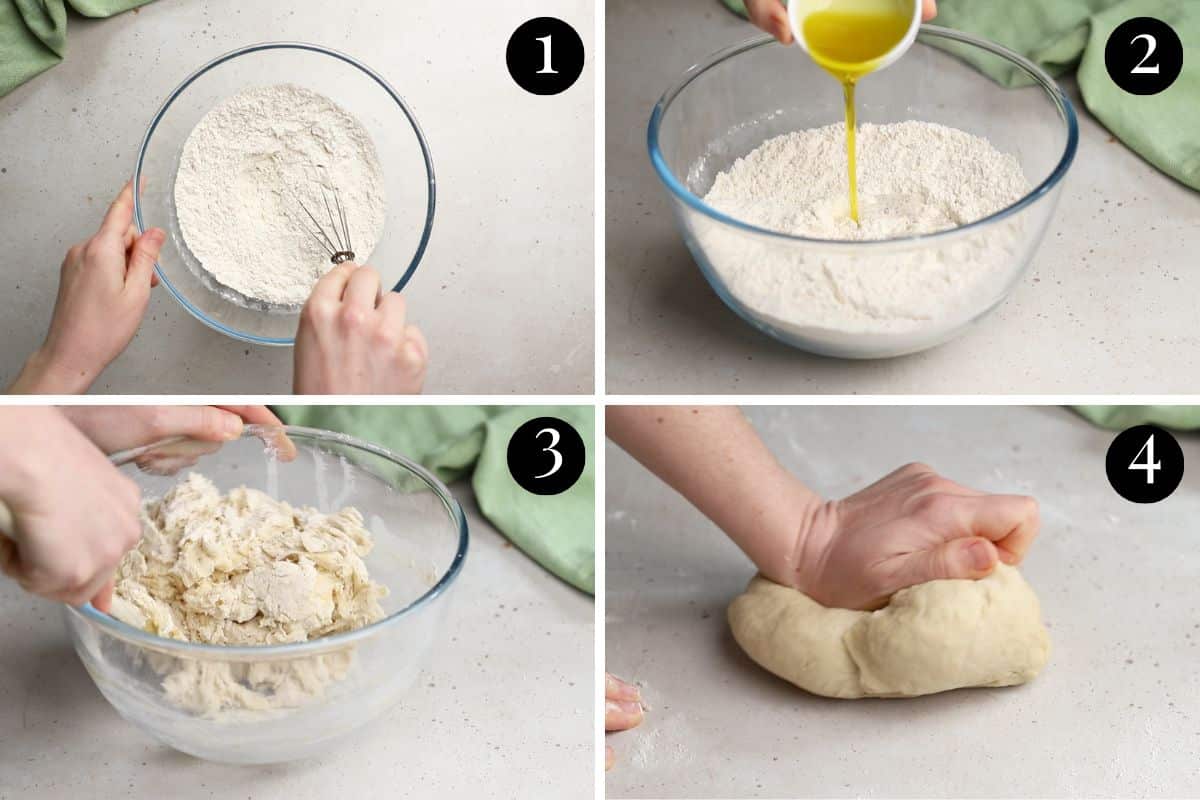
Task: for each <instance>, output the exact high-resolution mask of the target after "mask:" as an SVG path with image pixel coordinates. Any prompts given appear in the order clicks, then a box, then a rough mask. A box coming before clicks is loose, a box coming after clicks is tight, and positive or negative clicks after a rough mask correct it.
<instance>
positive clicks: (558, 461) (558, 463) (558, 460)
mask: <svg viewBox="0 0 1200 800" xmlns="http://www.w3.org/2000/svg"><path fill="white" fill-rule="evenodd" d="M543 433H548V434H550V446H549V447H543V448H542V452H543V453H550V454H551V455H552V456H554V466H553V467H551V468H550V471H549V472H546V473H544V474H542V475H536V476H534V480H541V479H542V478H549V477H550V476H551V475H553V474H554V473H556V472H558V471H559V470H560V469H562V465H563V457H562V453H560V452H558V451H557V450H555V449H554V448H555V447H557V446H558V443H559V441H560V440H561V439H562V434H560V433H559V432H558V431H556V430H555V429H554V428H542V429H541V430H540V431H538V432H537V436H536V437H534V438H537V439H540V438H542V434H543ZM1151 483H1153V481H1151Z"/></svg>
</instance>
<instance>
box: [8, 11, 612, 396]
mask: <svg viewBox="0 0 1200 800" xmlns="http://www.w3.org/2000/svg"><path fill="white" fill-rule="evenodd" d="M544 15H554V16H559V17H561V18H563V19H565V20H566V21H568V22H570V23H571V24H572V25H573V26H574V27H575V28H576V29H577V30H578V31H579V33H580V35H581V36H582V37H583V39H584V41H585V42H586V43H588V47H589V49H588V61H587V65H586V67H585V71H584V74H583V76H582V77H581V78H580V80H579V82H578V83H577V84H576V85H575V86H573V87H572V88H571V89H570V90H568V91H567V92H565V93H563V94H561V95H558V96H555V97H534V96H533V95H529V94H526V93H525V92H524V91H523V90H521V89H520V88H518V87H517V85H516V84H515V83H514V82H513V81H512V79H511V77H510V76H509V74H508V71H507V69H506V67H505V55H504V54H505V48H506V46H507V43H508V37H509V35H510V34H511V33H512V32H513V31H514V30H516V28H517V26H518V25H520V24H521V23H522V22H524V21H526V20H528V19H530V18H533V17H537V16H544ZM594 15H595V5H594V4H593V3H592V2H591V1H590V0H506V2H504V3H479V4H474V5H473V7H472V10H471V13H469V14H465V15H464V14H461V13H454V12H453V11H452V10H451V9H450V8H449V7H447V5H446V4H445V3H443V2H440V0H404V2H402V3H398V2H394V0H354V2H349V3H337V4H331V3H328V2H321V1H320V0H296V1H295V2H282V1H281V0H258V1H257V2H254V3H246V2H241V0H172V1H171V2H159V3H153V4H151V5H148V6H145V7H143V8H141V9H139V11H138V12H137V13H127V14H122V15H120V16H118V17H115V18H113V19H109V20H103V21H91V20H85V19H83V18H80V17H78V16H74V15H72V17H71V18H70V22H69V26H68V54H67V59H66V61H64V62H63V63H62V64H59V65H58V66H56V67H54V68H53V69H51V70H50V71H49V72H46V73H43V74H42V75H40V76H38V77H37V78H35V79H33V80H32V81H30V82H29V83H27V84H25V85H24V86H21V87H19V88H18V89H17V90H16V91H14V92H12V93H11V94H9V95H8V96H6V97H4V98H0V168H3V171H0V209H2V210H3V213H0V242H3V243H4V247H3V252H2V253H0V336H2V337H3V339H4V342H5V346H4V348H3V353H2V354H0V381H4V382H7V381H10V380H11V379H12V378H13V377H14V376H15V375H16V372H17V371H18V370H19V368H20V365H21V363H22V362H23V360H24V359H25V357H26V356H27V355H28V353H29V352H30V351H31V350H32V349H33V348H34V347H36V346H37V345H38V343H40V341H41V339H42V337H43V336H44V335H45V330H46V325H47V324H48V322H49V320H50V312H51V309H52V308H53V305H54V297H55V292H56V289H57V286H58V266H59V263H60V262H61V261H62V258H63V255H64V253H65V252H66V250H67V248H68V247H69V246H70V245H71V244H73V243H75V242H76V241H79V240H81V239H84V238H86V237H87V236H89V235H91V233H93V232H94V231H95V229H96V227H97V226H98V225H99V222H100V219H101V216H102V214H103V211H104V209H105V208H106V206H107V204H108V202H109V201H110V200H111V198H112V197H113V196H114V195H115V194H116V192H117V190H118V189H119V188H120V187H121V185H122V184H123V183H124V182H125V181H126V180H128V178H129V176H130V175H131V174H132V173H133V167H134V161H135V159H136V156H137V151H138V146H139V145H140V143H141V140H142V137H143V135H144V134H145V131H146V127H147V125H148V124H149V122H150V118H151V116H152V115H153V114H154V111H155V110H156V109H157V108H158V106H159V104H160V103H161V102H162V100H163V99H164V98H165V97H166V95H167V93H168V92H169V91H170V90H171V89H173V88H174V87H175V86H176V85H177V84H178V83H179V82H180V81H181V80H182V79H183V78H184V77H186V76H187V75H188V74H189V73H190V72H191V71H192V70H194V69H195V68H196V67H198V66H200V65H201V64H202V63H204V62H206V61H208V60H209V59H211V58H213V57H215V56H217V55H219V54H221V53H224V52H227V51H229V50H232V49H234V48H235V47H238V46H241V45H245V44H250V43H253V42H259V41H266V40H288V39H291V40H304V41H311V42H316V43H318V44H324V45H327V46H330V47H333V48H335V49H339V50H343V51H346V52H348V53H350V54H352V55H355V56H357V57H359V58H361V59H362V60H363V61H364V62H366V63H367V64H368V65H370V66H372V67H373V68H375V69H376V70H377V71H379V72H380V73H381V74H383V75H384V76H385V77H386V78H388V79H389V81H390V82H391V83H392V84H393V85H394V86H395V87H396V89H397V91H399V92H400V94H402V95H403V96H404V97H405V98H406V99H407V100H408V102H409V104H410V105H411V106H412V107H413V109H414V111H415V113H416V115H417V118H418V119H419V120H420V122H421V125H422V127H423V128H424V130H425V134H426V136H427V137H428V139H429V142H430V147H431V149H432V151H433V156H434V162H435V166H436V169H437V173H438V210H437V219H436V222H435V225H434V233H433V239H432V241H431V243H430V246H429V250H428V252H427V254H426V256H425V259H424V261H423V262H422V264H421V267H420V268H419V270H418V271H417V273H416V276H415V277H414V279H413V281H412V283H411V284H410V285H409V288H408V289H407V290H406V294H407V296H408V297H409V308H410V313H411V317H412V320H413V321H414V322H415V323H416V324H418V325H419V326H420V327H421V328H422V329H423V330H424V332H425V334H426V337H427V338H428V339H429V342H430V348H431V353H432V366H431V369H430V374H429V381H428V385H427V387H426V390H427V393H431V394H432V393H437V394H463V393H468V394H511V393H517V394H575V393H585V394H589V393H591V391H592V385H593V382H594V380H593V375H594V349H595V348H594V343H595V341H594V340H595V335H594V330H595V328H594V324H595V323H594V315H595V310H594V309H595V306H594V298H593V295H594V287H595V283H594V263H595V256H594V239H595V235H594V205H595V203H594V196H595V193H594V186H595V173H594V163H593V158H592V153H593V142H594V140H595V130H594V124H595V123H594V117H595V115H594V97H595V95H594V80H593V79H594V71H593V65H594V63H595V62H594V59H595V55H596V54H595V48H594V47H592V46H591V43H592V42H594V40H595V33H594V31H595V19H594ZM551 332H553V335H549V334H550V333H551ZM291 371H292V353H291V350H290V349H277V348H265V347H255V346H253V345H248V344H244V343H241V342H236V341H234V340H232V339H229V338H226V337H225V336H223V335H222V334H220V333H217V332H216V331H213V330H210V329H209V328H207V327H206V326H204V325H203V324H202V323H200V322H199V321H197V320H195V319H193V318H192V317H191V316H190V315H189V314H188V313H187V312H186V311H185V310H184V309H183V308H182V307H181V306H180V305H179V304H178V303H177V302H176V301H175V300H174V298H172V297H170V296H169V295H168V294H167V292H166V291H165V290H162V289H159V290H157V291H156V292H155V293H154V298H153V300H152V301H151V304H150V308H149V310H148V312H147V314H146V319H145V322H144V323H143V325H142V328H141V330H140V332H139V334H138V336H137V338H136V339H135V340H134V342H133V344H132V345H131V346H130V347H129V349H128V350H127V351H126V352H125V354H124V355H123V356H121V358H119V359H118V360H117V361H116V362H115V363H114V364H113V365H112V366H111V367H110V368H109V369H108V370H107V371H106V372H105V373H104V374H103V375H102V376H101V377H100V379H99V380H98V381H97V382H96V384H95V386H94V388H93V390H94V391H97V392H118V393H156V394H157V393H162V394H176V393H221V394H239V393H250V394H278V393H287V392H290V391H291V385H292V380H291Z"/></svg>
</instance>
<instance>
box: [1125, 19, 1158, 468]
mask: <svg viewBox="0 0 1200 800" xmlns="http://www.w3.org/2000/svg"><path fill="white" fill-rule="evenodd" d="M1138 39H1145V40H1146V55H1145V56H1143V57H1142V60H1141V61H1139V62H1138V65H1137V66H1136V67H1134V68H1133V72H1131V73H1130V74H1131V75H1157V74H1158V64H1155V65H1154V66H1153V67H1147V66H1146V62H1147V61H1149V60H1150V56H1152V55H1154V51H1155V49H1156V48H1157V47H1158V40H1156V39H1155V38H1154V37H1153V36H1151V35H1150V34H1148V33H1139V34H1138V35H1137V36H1135V37H1133V41H1132V42H1130V44H1137V41H1138ZM1150 482H1151V483H1154V481H1150Z"/></svg>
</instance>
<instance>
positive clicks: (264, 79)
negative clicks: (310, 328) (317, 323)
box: [133, 42, 437, 345]
mask: <svg viewBox="0 0 1200 800" xmlns="http://www.w3.org/2000/svg"><path fill="white" fill-rule="evenodd" d="M280 83H291V84H297V85H299V86H303V87H305V88H307V89H311V90H313V91H315V92H319V93H320V94H323V95H325V96H326V97H328V98H330V99H331V100H333V101H334V102H335V103H337V104H338V105H340V106H341V107H342V108H344V109H346V110H347V111H349V112H350V113H351V114H353V115H354V116H355V117H357V118H358V119H359V121H361V122H362V124H363V126H364V127H365V128H366V129H367V132H368V133H369V134H370V135H371V139H372V140H373V141H374V142H375V148H376V150H377V151H378V154H379V163H380V166H381V167H382V169H383V176H384V186H385V189H386V192H387V218H386V220H385V222H384V226H383V233H382V234H381V236H380V240H379V244H378V245H376V247H375V250H374V252H373V253H372V254H371V256H370V258H369V259H366V260H367V262H368V263H370V265H371V266H372V267H374V268H375V269H377V270H379V272H380V275H381V276H382V278H383V285H384V286H385V287H392V289H393V291H397V292H398V291H400V290H401V289H402V288H404V286H405V284H407V283H408V281H409V280H410V279H411V278H412V276H413V273H414V272H416V269H417V266H418V265H419V264H420V263H421V258H422V257H423V256H424V254H425V248H426V247H427V246H428V244H429V237H430V235H431V233H432V232H433V216H434V208H435V205H436V195H437V191H436V189H437V182H436V180H435V178H434V173H433V159H432V156H431V155H430V153H429V145H428V144H427V143H426V141H425V134H424V133H422V131H421V126H420V125H419V124H418V122H417V118H416V116H415V115H414V114H413V112H412V110H411V109H410V108H409V107H408V105H407V104H406V103H405V102H404V99H403V98H401V97H400V95H399V94H398V93H397V92H396V90H395V89H393V88H392V87H391V85H390V84H388V82H387V81H386V80H384V79H383V76H381V75H380V74H379V73H377V72H375V71H374V70H372V69H371V68H370V67H368V66H367V65H365V64H363V63H362V62H361V61H358V60H356V59H354V58H352V57H351V56H348V55H346V54H345V53H339V52H338V51H336V50H330V49H329V48H327V47H321V46H320V45H315V44H305V43H302V42H265V43H262V44H254V45H249V46H248V47H243V48H240V49H238V50H234V51H233V52H230V53H226V54H225V55H223V56H220V57H218V58H215V59H213V60H212V61H210V62H208V63H207V64H205V65H204V66H202V67H200V68H199V69H197V70H196V71H195V72H193V73H192V74H191V75H189V76H188V77H187V78H185V79H184V81H183V82H182V83H181V84H179V86H177V87H176V88H175V89H174V90H173V91H172V92H171V93H170V94H169V95H167V99H166V100H165V101H164V102H163V104H162V107H161V108H159V110H158V113H156V114H155V115H154V118H153V119H152V120H151V121H150V127H149V129H148V130H147V131H146V136H145V138H144V139H143V140H142V146H141V149H140V150H139V151H138V157H137V166H136V167H135V169H134V173H133V178H134V183H133V185H134V187H135V191H134V218H135V220H136V223H137V227H138V231H139V232H140V231H144V230H146V229H147V228H152V227H158V228H162V229H163V230H165V231H167V241H166V242H165V243H164V244H163V249H162V253H161V254H160V255H159V258H158V264H157V265H156V270H157V272H158V277H159V280H161V281H162V284H163V286H165V287H166V288H167V291H169V292H170V293H171V294H172V295H173V296H174V297H175V299H176V300H178V301H179V302H180V303H181V304H182V305H183V307H184V308H186V309H187V310H188V311H189V312H190V313H191V314H192V315H193V316H194V317H196V318H197V319H199V320H200V321H201V322H203V323H204V324H206V325H208V326H209V327H212V328H215V329H216V330H218V331H220V332H221V333H224V334H226V335H228V336H232V337H233V338H235V339H241V340H243V341H247V342H253V343H255V344H266V345H290V344H292V343H293V342H294V340H295V335H296V326H297V324H298V323H299V316H300V309H299V308H298V307H290V306H276V305H270V304H266V303H262V302H260V301H256V300H253V299H251V298H247V297H245V296H242V295H240V294H238V293H237V292H235V291H233V290H232V289H229V288H227V287H224V286H222V285H220V284H218V283H217V282H216V281H215V280H213V278H212V277H211V276H210V275H209V274H208V273H207V272H206V271H205V270H204V269H203V268H202V267H201V266H200V262H199V261H198V260H197V259H196V257H195V256H194V255H193V254H192V253H191V251H190V250H188V247H187V242H186V241H185V240H184V238H183V235H182V233H181V232H180V230H179V219H178V217H177V215H176V211H175V173H176V171H177V169H178V168H179V159H180V156H181V154H182V152H183V144H184V142H186V141H187V137H188V135H189V134H190V133H191V132H192V129H193V128H194V127H195V126H196V123H198V122H199V121H200V119H201V118H202V117H203V116H204V115H205V114H207V113H208V112H209V111H210V110H212V108H213V107H214V106H216V105H217V104H218V103H220V102H221V101H222V100H225V99H226V98H228V97H230V96H231V95H234V94H237V93H238V92H240V91H243V90H245V89H249V88H251V87H258V86H271V85H274V84H280ZM346 214H347V216H348V217H349V218H350V219H353V216H354V209H353V208H347V209H346Z"/></svg>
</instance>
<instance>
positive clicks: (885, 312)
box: [696, 121, 1030, 347]
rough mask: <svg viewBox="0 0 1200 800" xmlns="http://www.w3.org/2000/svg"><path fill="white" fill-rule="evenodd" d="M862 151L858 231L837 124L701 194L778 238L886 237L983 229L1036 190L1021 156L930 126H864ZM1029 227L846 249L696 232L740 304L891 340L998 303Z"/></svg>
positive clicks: (767, 148)
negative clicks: (985, 221) (977, 224)
mask: <svg viewBox="0 0 1200 800" xmlns="http://www.w3.org/2000/svg"><path fill="white" fill-rule="evenodd" d="M857 154H858V191H859V218H860V220H861V226H860V225H856V224H855V223H854V222H853V220H851V219H850V217H849V200H848V198H847V189H846V144H845V138H844V126H843V125H841V124H836V125H830V126H828V127H824V128H816V129H812V130H805V131H798V132H795V133H790V134H786V135H784V136H779V137H776V138H774V139H771V140H768V141H767V142H765V143H763V144H762V145H761V146H760V147H758V148H757V149H756V150H754V151H753V152H752V153H750V154H749V155H747V156H745V157H744V158H741V159H739V160H738V161H737V162H736V163H735V164H734V165H733V166H732V167H730V168H729V170H727V171H726V172H723V173H721V174H720V175H718V176H717V178H716V180H715V182H714V183H713V186H712V189H711V190H710V191H709V192H708V194H707V196H706V197H705V200H706V201H707V202H708V203H709V204H710V205H712V206H713V207H715V208H717V209H718V210H720V211H723V212H724V213H726V214H728V215H730V216H732V217H734V218H736V219H739V220H742V221H744V222H748V223H750V224H752V225H756V226H758V227H762V228H767V229H770V230H775V231H779V232H782V233H788V234H792V235H796V236H804V237H808V238H814V239H839V240H845V239H853V240H871V239H876V240H877V239H889V238H896V237H903V236H912V235H915V234H922V233H932V232H934V231H941V230H946V229H950V228H955V227H959V226H962V225H964V224H967V223H970V222H974V221H976V220H979V219H982V218H983V217H986V216H988V215H990V214H993V213H995V212H996V211H999V210H1001V209H1003V208H1005V207H1006V206H1009V205H1011V204H1013V203H1014V202H1016V201H1017V200H1019V199H1020V198H1021V197H1022V196H1024V195H1025V194H1026V193H1027V192H1028V191H1029V188H1030V187H1029V183H1028V181H1027V180H1026V179H1025V176H1024V175H1023V174H1022V172H1021V167H1020V164H1019V163H1018V162H1017V160H1016V158H1014V157H1013V156H1011V155H1008V154H1005V153H1001V152H1000V151H998V150H996V148H994V147H993V146H992V145H991V144H990V143H989V142H988V141H987V140H985V139H981V138H979V137H976V136H972V135H971V134H968V133H965V132H963V131H960V130H956V129H954V128H948V127H946V126H943V125H936V124H933V123H928V122H911V121H910V122H901V123H896V124H890V125H871V124H864V125H861V126H859V129H858V150H857ZM1020 226H1021V221H1019V220H1009V221H1006V222H1005V223H1003V224H1001V225H998V226H996V227H994V228H991V229H989V230H988V231H986V232H981V233H972V234H969V235H965V236H962V237H955V238H952V239H950V240H949V241H946V242H944V243H942V244H939V245H936V246H931V245H929V244H921V245H917V246H913V245H895V246H890V245H876V246H874V247H861V248H849V249H848V248H846V247H844V246H841V247H836V248H833V249H830V248H829V247H827V246H826V247H822V246H820V245H808V244H797V243H793V242H787V241H783V242H779V241H775V240H766V239H765V238H762V237H748V236H746V235H743V234H740V233H735V232H732V231H731V230H730V229H729V228H727V227H723V226H717V225H713V226H710V227H704V228H701V229H699V230H698V231H697V232H696V235H697V239H698V240H699V242H700V244H701V246H702V247H704V248H705V250H706V252H707V253H708V255H709V260H710V261H711V262H712V264H713V266H714V268H715V269H716V270H717V272H718V273H720V275H721V277H722V278H724V280H725V281H726V282H727V284H728V287H729V289H730V291H731V292H732V293H733V294H734V296H735V297H736V298H737V299H738V300H739V301H741V302H742V303H743V304H744V305H746V306H748V307H750V308H751V309H752V310H754V311H756V312H758V313H759V314H760V315H763V316H766V317H767V318H768V321H769V322H770V323H771V324H773V325H776V326H777V327H782V328H785V329H788V330H791V331H796V332H799V333H801V334H808V335H822V334H825V333H829V332H833V333H840V334H859V333H867V334H889V335H891V334H897V333H912V332H916V331H925V332H927V331H929V330H930V329H932V328H934V327H938V326H954V325H958V324H961V323H962V322H964V321H965V320H966V319H968V318H969V317H970V316H971V315H972V314H974V313H978V312H980V311H982V310H983V308H980V307H979V305H980V303H981V302H986V301H987V300H988V299H998V293H999V292H1000V290H1001V289H1002V288H1003V286H1004V285H1005V284H1006V282H1007V280H1009V279H1010V278H1011V274H1010V273H1011V270H1012V269H1014V268H1015V265H1014V260H1015V255H1016V249H1017V248H1018V246H1019V245H1020V243H1021V240H1020V236H1019V232H1020ZM1018 263H1019V262H1018ZM915 342H916V340H914V347H915V346H916V344H915Z"/></svg>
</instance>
